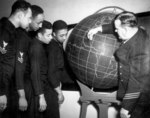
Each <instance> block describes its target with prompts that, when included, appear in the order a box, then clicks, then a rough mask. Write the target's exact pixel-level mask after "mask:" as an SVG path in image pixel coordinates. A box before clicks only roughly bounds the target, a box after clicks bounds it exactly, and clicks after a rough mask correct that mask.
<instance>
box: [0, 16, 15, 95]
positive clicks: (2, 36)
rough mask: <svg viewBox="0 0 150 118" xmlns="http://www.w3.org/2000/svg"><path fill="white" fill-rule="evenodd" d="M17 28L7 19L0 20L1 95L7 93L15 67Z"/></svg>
mask: <svg viewBox="0 0 150 118" xmlns="http://www.w3.org/2000/svg"><path fill="white" fill-rule="evenodd" d="M15 36H16V29H15V26H14V25H13V24H12V23H11V22H10V21H9V20H8V19H7V18H2V19H1V20H0V95H4V94H5V95H6V93H7V92H8V88H9V84H10V83H11V81H12V75H13V73H14V69H15V54H16V37H15Z"/></svg>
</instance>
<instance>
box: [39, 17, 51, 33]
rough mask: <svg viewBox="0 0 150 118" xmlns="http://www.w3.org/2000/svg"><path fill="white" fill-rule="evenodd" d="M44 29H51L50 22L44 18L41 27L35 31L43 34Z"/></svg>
mask: <svg viewBox="0 0 150 118" xmlns="http://www.w3.org/2000/svg"><path fill="white" fill-rule="evenodd" d="M46 29H52V24H51V23H50V22H49V21H46V20H44V21H43V23H42V27H41V28H40V29H39V30H38V31H37V32H38V33H42V34H43V33H44V32H45V30H46Z"/></svg>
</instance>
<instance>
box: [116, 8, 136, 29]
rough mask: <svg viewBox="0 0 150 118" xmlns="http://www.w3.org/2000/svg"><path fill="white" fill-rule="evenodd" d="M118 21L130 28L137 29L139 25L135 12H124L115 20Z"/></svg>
mask: <svg viewBox="0 0 150 118" xmlns="http://www.w3.org/2000/svg"><path fill="white" fill-rule="evenodd" d="M117 19H118V20H120V21H121V25H128V26H129V27H136V26H137V25H138V21H137V17H136V15H135V14H134V13H133V12H128V11H124V12H122V13H120V14H119V15H118V16H117V17H116V19H115V20H117Z"/></svg>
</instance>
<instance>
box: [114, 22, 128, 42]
mask: <svg viewBox="0 0 150 118" xmlns="http://www.w3.org/2000/svg"><path fill="white" fill-rule="evenodd" d="M114 23H115V32H116V33H117V34H118V36H119V39H122V40H127V39H126V37H127V29H126V28H125V26H122V25H121V21H120V20H115V22H114Z"/></svg>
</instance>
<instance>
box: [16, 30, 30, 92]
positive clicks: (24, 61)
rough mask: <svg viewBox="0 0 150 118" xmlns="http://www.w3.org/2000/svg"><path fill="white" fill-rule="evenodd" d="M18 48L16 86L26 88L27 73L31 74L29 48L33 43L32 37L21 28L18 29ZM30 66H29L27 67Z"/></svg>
mask: <svg viewBox="0 0 150 118" xmlns="http://www.w3.org/2000/svg"><path fill="white" fill-rule="evenodd" d="M17 39H18V41H17V50H16V67H15V77H16V87H17V90H18V89H24V81H25V79H29V77H28V78H27V77H25V75H26V74H28V75H29V74H30V72H29V71H30V69H29V48H30V43H31V38H30V37H29V35H28V33H27V32H26V31H25V30H24V29H21V28H18V29H17ZM27 67H28V68H27Z"/></svg>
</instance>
